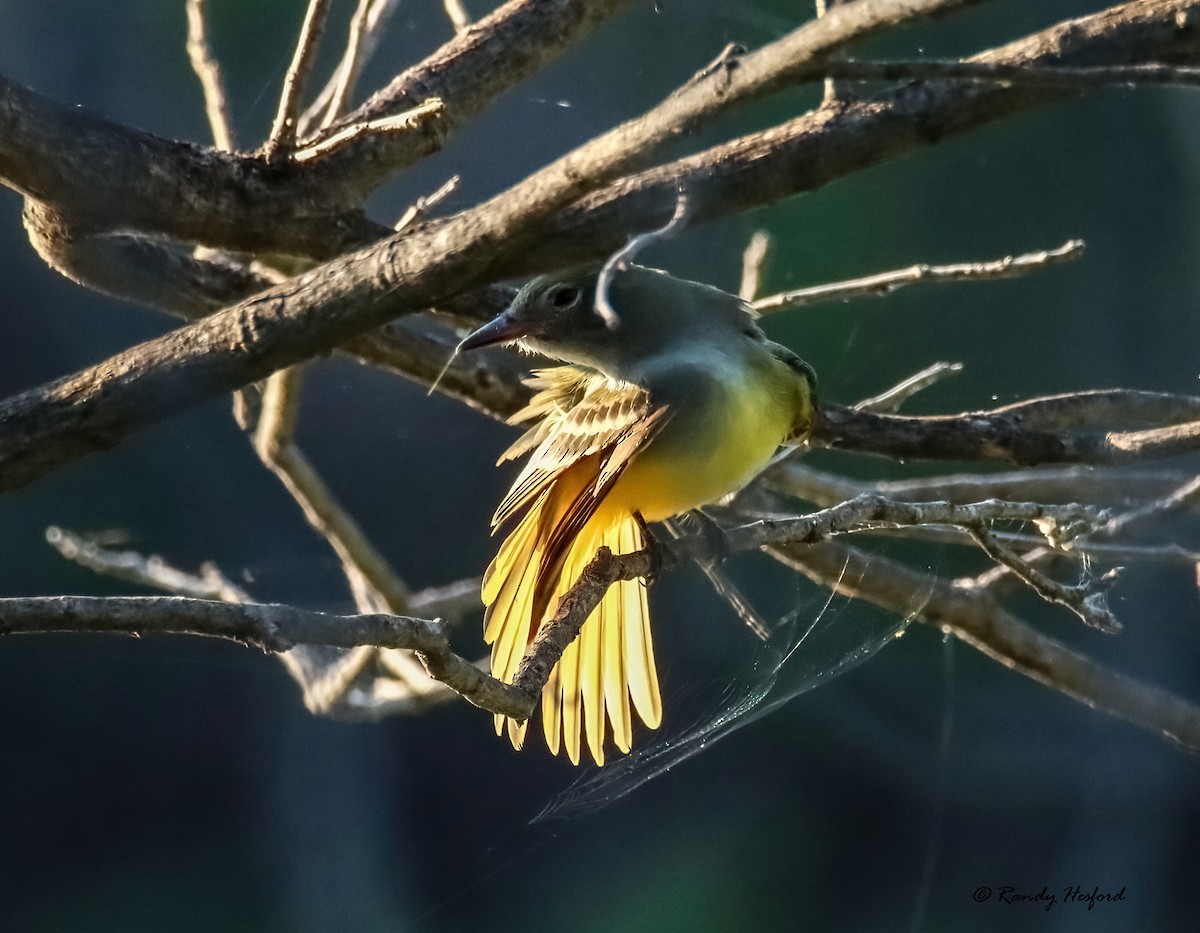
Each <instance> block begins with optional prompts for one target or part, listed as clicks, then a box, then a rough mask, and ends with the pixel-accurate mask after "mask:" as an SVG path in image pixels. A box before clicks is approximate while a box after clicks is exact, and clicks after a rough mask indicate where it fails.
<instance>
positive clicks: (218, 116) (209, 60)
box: [187, 0, 235, 152]
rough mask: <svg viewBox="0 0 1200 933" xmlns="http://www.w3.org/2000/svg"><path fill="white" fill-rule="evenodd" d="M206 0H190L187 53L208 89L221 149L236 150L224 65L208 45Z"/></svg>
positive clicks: (202, 85)
mask: <svg viewBox="0 0 1200 933" xmlns="http://www.w3.org/2000/svg"><path fill="white" fill-rule="evenodd" d="M205 2H206V0H187V23H188V37H187V53H188V60H189V61H190V62H191V63H192V70H193V71H195V72H196V77H197V78H199V79H200V88H201V90H203V92H204V112H205V114H206V115H207V117H208V125H209V127H210V128H211V129H212V134H213V143H214V144H215V145H216V147H217V148H218V149H224V150H225V151H227V152H232V151H233V150H234V148H235V146H234V142H233V128H232V124H231V123H230V121H229V105H228V104H227V102H226V100H225V83H224V81H222V80H221V66H220V65H219V64H217V60H216V58H214V57H213V54H212V51H211V49H210V48H209V45H208V36H207V35H206V29H205V10H204V7H205Z"/></svg>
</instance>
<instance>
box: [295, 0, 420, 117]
mask: <svg viewBox="0 0 1200 933" xmlns="http://www.w3.org/2000/svg"><path fill="white" fill-rule="evenodd" d="M399 5H400V0H358V7H357V8H356V9H355V11H354V15H353V16H352V17H351V18H350V25H349V29H348V30H347V35H346V51H345V52H344V53H342V60H341V61H340V62H339V63H338V66H337V68H336V69H335V70H334V72H333V74H332V75H331V76H330V78H329V80H328V81H327V82H326V84H325V87H323V88H322V89H321V92H320V93H319V94H318V95H317V97H316V99H315V100H314V101H313V102H312V103H311V104H310V105H309V106H308V109H306V110H305V111H304V115H303V116H302V117H301V118H300V126H299V129H298V131H297V134H296V135H297V137H298V138H299V139H308V138H309V137H310V136H311V135H312V134H313V133H314V132H315V131H318V130H322V129H324V128H325V127H327V126H329V124H330V123H333V122H334V121H335V120H337V119H338V118H340V117H341V116H342V115H343V112H344V111H345V109H346V108H347V106H348V105H349V103H350V98H351V97H352V96H353V94H354V89H355V87H356V85H357V84H358V78H359V75H360V74H361V73H362V69H363V68H364V67H365V66H366V64H367V62H369V61H370V60H371V57H372V56H373V55H374V54H375V50H376V49H377V48H378V47H379V40H380V38H381V36H382V34H383V30H384V27H385V26H386V25H387V22H388V20H389V19H390V18H391V16H392V14H393V13H394V12H395V11H396V8H397V7H398V6H399Z"/></svg>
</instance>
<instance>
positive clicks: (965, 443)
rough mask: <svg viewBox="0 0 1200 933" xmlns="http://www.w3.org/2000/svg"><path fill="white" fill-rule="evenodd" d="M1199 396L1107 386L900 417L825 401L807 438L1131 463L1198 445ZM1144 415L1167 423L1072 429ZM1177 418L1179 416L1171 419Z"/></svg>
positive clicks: (900, 451) (974, 456)
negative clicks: (1102, 429) (949, 412)
mask: <svg viewBox="0 0 1200 933" xmlns="http://www.w3.org/2000/svg"><path fill="white" fill-rule="evenodd" d="M1197 418H1200V398H1196V397H1193V396H1182V395H1169V394H1166V393H1156V392H1136V391H1132V390H1122V389H1107V390H1100V391H1096V392H1078V393H1071V394H1068V395H1057V396H1048V397H1046V398H1041V399H1032V400H1030V401H1027V402H1020V403H1017V404H1014V405H1007V406H1004V407H1003V408H998V409H994V410H992V411H978V412H968V413H966V414H961V415H936V416H927V417H906V416H902V415H883V414H875V413H873V412H868V411H860V410H855V409H851V408H844V407H842V406H840V405H833V404H826V405H823V406H821V408H820V410H819V412H818V419H817V423H816V424H815V426H814V428H813V432H812V436H811V439H810V443H812V444H814V445H816V446H826V447H838V448H842V449H846V450H858V451H870V452H872V453H877V454H883V455H885V456H889V457H894V458H896V459H900V460H905V459H911V458H924V459H933V460H999V461H1003V462H1008V463H1015V464H1019V465H1022V466H1037V465H1040V464H1046V463H1090V464H1095V465H1109V464H1121V463H1132V462H1135V461H1137V460H1139V459H1145V458H1148V457H1167V456H1175V455H1178V454H1184V453H1190V452H1193V451H1196V450H1200V420H1188V419H1197ZM1118 419H1150V420H1155V421H1158V422H1160V423H1166V424H1167V425H1168V426H1167V427H1162V428H1154V429H1151V430H1144V431H1105V432H1100V433H1077V432H1072V431H1069V430H1067V428H1068V427H1071V426H1075V425H1085V424H1092V425H1100V424H1103V423H1105V422H1109V423H1111V422H1112V421H1114V420H1118ZM1172 422H1183V423H1172Z"/></svg>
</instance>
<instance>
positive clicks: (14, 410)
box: [0, 0, 1200, 489]
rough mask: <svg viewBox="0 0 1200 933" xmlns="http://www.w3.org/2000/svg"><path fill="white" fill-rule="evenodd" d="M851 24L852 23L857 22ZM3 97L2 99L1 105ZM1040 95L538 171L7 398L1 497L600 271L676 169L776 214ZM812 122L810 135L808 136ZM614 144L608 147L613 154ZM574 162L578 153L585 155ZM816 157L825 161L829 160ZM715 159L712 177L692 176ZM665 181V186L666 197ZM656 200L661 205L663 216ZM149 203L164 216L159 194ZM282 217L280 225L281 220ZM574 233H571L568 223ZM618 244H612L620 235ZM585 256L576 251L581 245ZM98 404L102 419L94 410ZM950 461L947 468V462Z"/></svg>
mask: <svg viewBox="0 0 1200 933" xmlns="http://www.w3.org/2000/svg"><path fill="white" fill-rule="evenodd" d="M860 6H861V4H852V5H848V6H846V7H839V8H838V9H837V10H835V11H833V12H831V13H830V14H829V15H827V16H826V17H824V18H823V19H822V20H820V21H818V23H817V24H816V25H818V26H820V28H821V29H822V30H826V31H825V32H821V33H820V36H819V38H820V39H821V41H820V42H817V41H816V38H815V37H810V38H813V41H814V43H815V47H817V48H825V47H826V45H828V44H829V43H833V42H834V40H835V38H836V39H837V40H838V41H841V40H844V39H845V38H846V35H845V34H844V33H838V32H836V30H832V27H831V26H830V25H829V24H831V23H833V24H835V25H836V24H839V23H840V25H841V26H842V27H846V25H847V22H850V23H853V24H854V25H855V26H856V27H857V26H861V25H862V24H861V22H860V21H859V20H856V19H851V20H847V19H846V13H845V11H847V10H855V9H856V8H858V7H860ZM1193 8H1195V9H1198V10H1200V0H1143V2H1137V3H1131V4H1127V5H1125V6H1123V7H1118V8H1114V9H1113V10H1108V11H1105V13H1104V14H1102V15H1097V16H1094V17H1085V18H1082V19H1079V20H1073V21H1071V22H1070V23H1066V24H1060V25H1059V26H1056V27H1053V28H1051V29H1049V30H1046V31H1045V32H1043V33H1039V34H1038V35H1037V36H1034V37H1030V38H1028V39H1025V40H1022V41H1021V42H1018V43H1014V44H1013V45H1011V46H1009V47H1006V48H1005V49H1001V50H996V51H995V52H992V53H989V55H990V57H991V58H992V59H995V60H1008V57H1010V56H1011V57H1013V58H1015V59H1016V60H1020V61H1027V60H1036V59H1037V58H1038V57H1039V56H1041V57H1046V56H1051V55H1053V56H1054V57H1055V58H1056V59H1064V58H1069V57H1070V56H1072V55H1080V54H1083V53H1084V52H1088V53H1090V54H1092V55H1093V56H1095V55H1097V54H1101V53H1102V54H1104V55H1105V56H1109V57H1112V58H1118V57H1122V56H1129V55H1137V54H1144V53H1145V52H1146V51H1147V49H1148V48H1149V47H1157V48H1163V47H1166V46H1171V44H1172V43H1175V46H1174V48H1175V50H1176V51H1178V50H1179V49H1180V48H1181V47H1184V46H1186V44H1187V43H1188V42H1190V41H1193V39H1194V37H1193V36H1192V35H1191V33H1190V32H1189V31H1187V30H1182V31H1181V30H1179V29H1178V28H1176V26H1175V25H1174V23H1175V21H1176V18H1177V14H1179V15H1183V14H1184V13H1186V11H1187V10H1189V9H1193ZM857 15H859V16H860V17H861V16H862V11H861V10H859V11H858V14H857ZM831 30H832V31H831ZM738 70H739V72H740V71H741V69H740V68H739V69H738ZM3 90H4V87H3V86H2V85H0V92H2V91H3ZM1053 96H1054V92H1052V91H1047V90H1045V89H1029V88H1020V89H1018V88H1007V89H995V88H991V89H986V88H980V87H973V86H971V87H966V88H963V87H956V88H955V89H954V90H953V91H951V90H949V89H947V88H946V87H945V86H942V87H941V89H938V88H936V87H935V88H933V89H930V88H921V89H919V91H918V89H916V88H906V89H902V90H901V91H898V92H896V93H895V94H893V95H889V96H888V97H887V98H886V99H885V100H883V101H871V102H863V103H856V104H850V105H846V106H844V107H839V109H838V110H837V112H836V113H835V114H820V115H818V116H816V117H813V118H810V119H809V120H801V121H794V123H793V124H789V125H787V126H785V127H784V128H776V129H775V130H770V131H766V132H764V133H762V134H756V135H754V136H751V137H746V138H744V139H742V140H738V141H737V142H736V143H734V144H729V145H728V146H726V147H720V152H719V154H718V153H717V152H716V151H713V152H710V153H708V154H707V155H705V154H702V155H701V156H700V157H692V158H691V159H685V160H681V161H680V162H678V163H672V165H671V166H667V167H664V168H662V169H657V170H654V171H652V172H648V173H643V174H642V175H639V176H634V177H632V178H626V179H622V180H621V181H620V182H619V183H614V184H613V185H611V186H610V187H609V188H607V189H605V190H604V191H603V192H599V193H597V195H594V196H589V197H585V198H582V199H580V200H578V201H575V203H574V204H570V202H571V200H572V199H573V198H576V197H577V196H578V194H579V192H580V191H582V190H585V189H587V188H589V187H590V186H591V182H590V181H588V180H587V177H588V176H587V174H586V172H585V173H584V175H583V176H582V177H581V176H578V175H576V174H574V171H573V170H574V169H577V168H584V169H586V168H588V167H589V166H591V165H596V166H598V167H603V166H609V167H614V168H615V167H616V166H619V165H621V164H622V159H621V158H620V157H618V156H615V155H611V154H608V155H604V154H601V153H594V155H595V156H596V158H595V159H593V158H592V157H591V156H580V157H579V159H573V158H572V157H567V158H566V159H564V160H560V162H559V163H555V165H553V166H551V167H550V169H548V170H547V171H546V173H539V174H537V175H534V176H531V178H529V179H527V180H526V182H524V183H522V184H520V185H518V186H516V187H515V188H513V189H510V191H508V192H506V193H504V194H502V195H499V196H498V197H497V198H495V199H493V200H492V201H490V202H486V203H484V204H482V205H479V206H478V207H476V208H473V209H471V210H468V211H464V212H463V213H461V214H459V215H456V216H455V217H453V218H448V219H447V220H446V221H444V222H439V223H428V224H425V225H422V226H421V227H418V228H416V229H415V230H412V231H409V232H406V233H405V234H402V235H399V236H398V237H395V238H393V239H391V240H388V241H385V242H383V243H381V244H379V245H378V246H377V247H375V248H373V249H370V250H365V251H363V252H362V253H359V254H352V255H350V256H346V257H342V258H339V259H337V260H334V261H333V262H332V263H329V264H327V265H326V266H322V267H319V268H318V269H314V270H312V271H311V272H308V273H305V274H303V275H301V276H298V277H297V278H296V279H295V280H293V281H291V282H289V283H287V284H286V285H285V286H281V287H279V288H277V289H272V290H269V291H267V292H264V293H263V294H262V295H260V296H258V297H256V298H254V299H251V300H249V301H247V302H244V303H242V304H240V305H236V306H233V307H231V308H228V309H226V310H225V311H223V312H220V313H219V314H216V315H213V316H212V317H210V318H207V319H205V320H204V321H201V322H198V323H196V324H193V325H191V326H189V327H186V328H183V329H181V330H179V331H175V332H173V333H171V334H168V335H166V336H164V337H162V338H159V339H158V340H156V341H152V342H150V343H148V344H145V345H143V346H142V347H140V348H135V349H133V350H131V351H127V352H126V353H124V354H121V355H119V356H117V357H114V358H113V359H111V360H108V361H106V362H104V363H103V364H101V365H100V366H97V367H94V368H92V369H91V370H86V371H84V372H82V373H79V374H77V375H76V376H74V377H70V378H68V379H65V380H62V381H60V382H59V383H57V384H54V385H50V386H46V387H44V388H42V389H36V390H32V391H31V392H28V393H25V394H24V395H23V396H18V397H17V398H14V399H10V400H9V401H8V403H7V404H5V405H3V406H0V415H3V417H0V467H2V469H0V489H3V488H14V487H16V486H19V485H22V484H24V483H27V482H29V481H30V480H32V479H33V478H35V477H36V476H38V475H41V474H43V473H45V472H46V471H48V470H50V469H53V468H54V467H55V466H57V465H60V464H62V463H65V462H69V461H70V460H73V459H77V458H78V457H80V456H82V455H84V454H85V453H88V452H91V451H94V450H98V449H104V448H107V447H110V446H112V445H113V444H115V443H118V442H119V441H120V440H121V439H123V438H124V437H126V436H128V435H129V434H130V433H132V432H133V431H135V430H137V429H139V428H140V427H143V426H145V425H147V424H150V423H154V422H155V421H158V420H160V419H162V418H163V417H165V416H166V415H168V414H171V413H175V412H178V411H181V410H183V409H185V408H187V407H189V406H191V405H195V404H197V403H199V402H201V401H203V400H205V399H207V398H210V397H212V396H213V395H216V394H220V393H224V392H228V391H230V390H231V389H233V388H235V387H237V386H239V385H242V384H245V383H247V382H250V381H254V380H257V379H260V378H262V377H263V376H265V375H267V374H268V373H269V372H271V371H273V370H275V369H279V368H282V367H283V366H287V365H291V364H292V363H295V362H298V361H300V360H302V359H304V358H307V357H308V356H311V355H313V354H315V353H319V352H323V351H324V350H326V349H328V348H329V347H331V346H333V345H335V344H337V343H340V342H341V341H344V340H347V339H349V338H350V337H352V336H353V335H355V334H358V333H363V332H365V331H366V330H369V329H371V328H373V327H375V326H378V325H379V324H381V323H383V322H384V321H386V320H387V319H389V318H391V317H395V316H396V315H398V314H401V313H403V312H405V311H411V310H416V309H417V308H422V307H427V306H429V305H430V304H432V303H435V302H436V301H438V300H440V299H442V298H445V297H447V296H449V295H451V294H455V293H458V292H460V291H463V290H466V289H469V288H472V287H475V286H477V285H479V284H481V283H482V282H483V281H484V280H485V279H489V278H490V279H496V278H500V277H502V276H506V275H514V274H519V273H520V272H522V271H526V270H528V269H530V268H534V267H538V266H541V267H543V268H545V267H547V266H546V265H544V264H545V263H547V262H548V261H549V258H548V257H550V256H551V255H553V256H554V257H555V262H560V261H561V262H576V261H580V259H581V258H584V257H589V256H590V257H591V258H598V256H599V255H604V254H606V253H607V252H609V251H610V244H611V242H612V239H613V236H612V235H611V232H610V233H606V232H604V231H614V230H617V229H628V228H629V224H630V223H631V221H633V220H637V219H638V218H639V217H641V218H643V219H644V218H654V221H653V223H661V222H662V219H664V218H665V216H667V214H668V213H669V211H670V209H671V208H673V207H674V204H675V192H676V191H677V184H678V181H679V177H680V176H679V172H680V171H692V172H696V173H700V172H703V173H705V174H703V175H700V174H696V175H692V176H689V177H690V181H689V185H690V186H691V187H689V188H688V191H689V196H690V197H692V198H693V199H694V203H695V204H696V209H697V214H696V215H694V216H693V217H692V218H691V219H693V220H699V219H704V218H705V217H711V216H714V215H715V214H716V213H719V212H721V211H728V210H733V209H740V208H743V207H746V206H748V205H749V204H751V203H764V202H765V201H769V200H774V199H777V198H778V197H780V196H782V194H783V193H784V192H785V191H786V192H795V191H797V190H801V189H802V188H804V187H806V186H811V185H816V184H821V183H823V182H824V181H827V180H829V178H830V177H832V176H833V175H842V174H845V173H846V172H848V171H851V170H852V169H853V168H855V167H861V166H863V165H865V164H871V163H874V162H877V161H880V160H882V159H885V158H888V157H891V156H894V155H896V154H898V153H899V152H901V151H907V150H909V149H911V148H914V147H916V146H918V145H927V144H929V142H930V140H931V139H932V138H934V137H936V136H938V135H944V134H946V133H951V132H958V131H962V130H965V129H967V128H968V127H970V126H973V125H976V124H978V123H980V122H983V121H985V120H991V119H996V118H997V117H998V116H1000V115H1002V114H1005V113H1010V112H1013V111H1014V110H1016V109H1020V108H1022V107H1028V106H1031V105H1033V104H1034V103H1040V102H1044V101H1045V100H1048V99H1052V97H1053ZM8 99H9V98H8V97H6V95H5V94H3V93H0V173H3V172H4V171H5V153H4V151H3V150H4V143H3V141H4V140H5V138H6V134H5V131H6V130H7V128H8V123H7V121H6V119H5V114H6V110H5V107H4V104H5V103H6V101H7V100H8ZM918 114H919V115H920V116H919V118H918V117H917V115H918ZM814 121H816V122H815V123H814ZM816 123H819V124H820V130H819V132H817V131H815V130H814V126H815V125H816ZM884 130H886V133H885V132H884ZM807 134H813V135H811V136H810V135H807ZM817 139H820V140H821V141H822V144H823V145H824V146H826V147H829V148H827V149H826V150H825V151H824V152H822V153H821V154H819V155H818V154H817V153H815V152H814V151H812V150H811V149H809V148H808V146H809V145H811V144H812V143H813V142H814V141H815V140H817ZM623 141H624V137H623V136H622V137H621V138H619V139H617V140H614V144H618V143H621V142H623ZM588 148H589V147H586V146H585V147H584V149H583V150H579V151H578V152H580V153H586V151H587V150H588ZM831 154H835V157H834V159H833V161H832V162H831V161H830V155H831ZM718 156H719V161H718V162H715V163H714V162H710V161H707V160H708V159H710V158H711V159H718ZM140 158H144V153H143V154H140V155H139V159H140ZM697 160H698V161H697ZM796 165H804V166H805V172H803V173H798V172H797V171H796V170H795V166H796ZM714 166H715V167H716V170H715V171H714ZM835 166H836V168H835ZM88 171H89V172H90V171H91V170H90V169H89V170H88ZM664 172H665V173H666V176H665V177H664V176H663V173H664ZM663 182H668V187H666V188H665V189H664V188H663V187H661V186H662V184H663ZM647 186H649V187H647ZM668 192H669V198H670V200H669V201H664V200H663V196H664V195H667V194H668ZM211 194H212V193H211V191H210V190H209V189H208V188H207V187H206V189H205V194H204V198H202V199H201V200H205V201H207V202H209V203H210V204H211V203H212V202H214V201H220V200H221V198H220V197H219V196H218V197H215V198H213V197H212V196H211ZM626 199H631V200H628V201H626ZM164 201H165V202H166V201H171V202H172V203H178V197H177V192H176V191H175V190H174V188H172V189H171V190H170V193H169V194H167V195H166V197H165V198H164ZM621 202H624V206H623V207H622V208H621V210H620V212H619V213H620V219H619V220H617V219H614V217H613V215H612V213H611V211H612V209H613V206H614V204H620V203H621ZM568 205H569V206H568ZM668 205H670V206H669V207H668ZM245 208H246V204H245V203H244V201H242V202H238V205H237V210H236V211H235V212H232V215H231V216H236V217H238V218H239V226H243V225H244V219H245V216H246V210H245ZM288 208H289V210H293V209H294V208H293V205H291V204H289V205H288ZM635 208H636V209H635ZM120 213H121V210H120V209H118V214H120ZM174 213H176V214H188V213H189V211H187V210H176V211H174ZM582 218H586V221H587V222H586V224H581V219H582ZM226 221H228V218H226ZM653 223H647V224H642V223H641V222H640V220H639V221H638V222H637V223H636V226H637V227H640V228H641V229H646V228H648V227H650V226H653ZM522 233H523V234H524V236H522ZM580 237H582V239H580ZM620 242H624V237H623V236H622V238H621V240H620ZM534 243H538V244H543V246H542V247H540V250H541V251H540V252H539V251H538V250H534V249H533V244H534ZM584 243H585V244H586V246H585V247H583V246H581V244H584ZM451 244H453V248H452V249H451V248H449V247H450V245H451ZM581 254H582V255H581ZM118 386H119V388H118ZM168 386H169V388H168ZM101 397H103V399H104V405H103V406H100V405H99V404H98V402H99V400H100V399H101ZM823 414H824V418H823V422H822V424H820V425H818V431H821V432H824V435H825V437H824V439H825V440H826V442H833V443H838V444H843V445H845V444H847V443H851V442H852V434H853V433H854V432H853V431H850V430H848V425H849V424H850V421H849V420H848V419H847V418H846V416H845V413H844V412H838V411H837V410H836V409H833V408H830V407H829V406H827V408H826V411H825V412H824V413H823ZM883 417H884V416H879V415H872V416H868V415H866V414H865V413H862V412H859V413H854V415H853V418H855V419H859V421H858V422H857V424H858V425H859V427H861V426H862V425H863V424H864V423H867V422H866V421H864V420H862V419H876V420H874V421H871V422H870V424H871V425H872V427H879V426H880V425H883V424H884V422H882V421H880V420H878V419H881V418H883ZM1176 433H1179V432H1176ZM1186 433H1187V432H1183V434H1185V435H1186ZM981 440H982V439H981V438H979V437H978V436H976V437H975V442H976V443H975V446H976V448H977V449H976V455H979V454H980V453H983V454H984V455H991V456H994V454H987V448H986V445H984V444H982V443H981ZM1123 441H1124V442H1133V443H1134V444H1135V446H1134V447H1127V448H1126V449H1125V450H1124V455H1126V456H1138V455H1142V456H1146V455H1160V454H1164V453H1167V452H1174V451H1179V450H1184V449H1188V447H1189V445H1193V439H1192V438H1190V437H1187V436H1174V437H1153V436H1152V437H1148V438H1141V439H1137V438H1123V439H1122V438H1117V439H1114V442H1113V443H1108V442H1105V444H1101V445H1099V448H1098V449H1100V455H1101V460H1104V459H1105V457H1108V455H1109V453H1110V452H1111V449H1114V448H1116V447H1119V446H1120V444H1121V443H1122V442H1123ZM898 446H899V447H900V448H903V446H904V445H903V444H899V445H898ZM922 446H923V447H926V448H928V446H929V445H927V444H925V445H922ZM933 446H935V447H936V445H933ZM1039 453H1040V454H1041V456H1040V462H1047V461H1049V460H1052V459H1057V460H1059V461H1061V460H1063V459H1072V458H1073V459H1076V460H1081V459H1086V455H1087V453H1088V451H1068V454H1071V455H1072V457H1066V458H1064V457H1063V456H1054V454H1055V451H1054V450H1053V449H1048V450H1046V451H1040V452H1039ZM908 455H915V456H920V455H921V454H916V453H910V454H908ZM956 455H961V450H960V451H958V452H956ZM1110 459H1111V458H1110ZM1021 462H1039V459H1038V458H1032V459H1030V458H1026V460H1024V461H1021Z"/></svg>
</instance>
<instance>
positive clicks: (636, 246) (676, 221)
mask: <svg viewBox="0 0 1200 933" xmlns="http://www.w3.org/2000/svg"><path fill="white" fill-rule="evenodd" d="M687 211H688V199H687V195H686V194H684V191H683V189H682V188H680V189H679V191H678V193H677V196H676V198H675V212H674V213H673V214H672V215H671V219H670V220H668V221H667V222H666V223H665V224H663V226H661V227H659V228H658V229H657V230H649V231H647V232H646V233H639V234H637V236H632V237H630V238H629V242H627V243H626V244H625V245H624V246H622V247H621V248H620V249H619V250H617V251H616V252H615V253H613V254H612V255H611V256H609V257H608V259H607V260H606V261H605V263H604V265H603V266H601V267H600V274H599V276H597V277H596V301H595V309H596V314H598V315H599V316H600V319H601V320H602V321H604V324H605V326H607V327H608V329H609V330H616V328H617V327H618V326H619V325H620V323H621V319H620V317H619V316H618V315H617V312H616V309H615V308H613V306H612V303H611V302H610V301H609V300H608V286H609V282H610V281H611V279H612V275H613V272H615V271H620V270H622V269H624V268H626V265H627V264H628V263H629V262H631V261H632V260H633V258H634V257H635V256H636V255H637V254H638V252H639V251H640V250H642V249H644V248H645V247H647V246H649V245H650V244H651V243H653V242H654V241H655V240H665V239H666V238H667V237H669V236H670V235H671V234H672V233H674V232H675V230H676V229H677V228H678V227H679V225H680V224H681V223H683V219H684V217H686V216H687Z"/></svg>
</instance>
